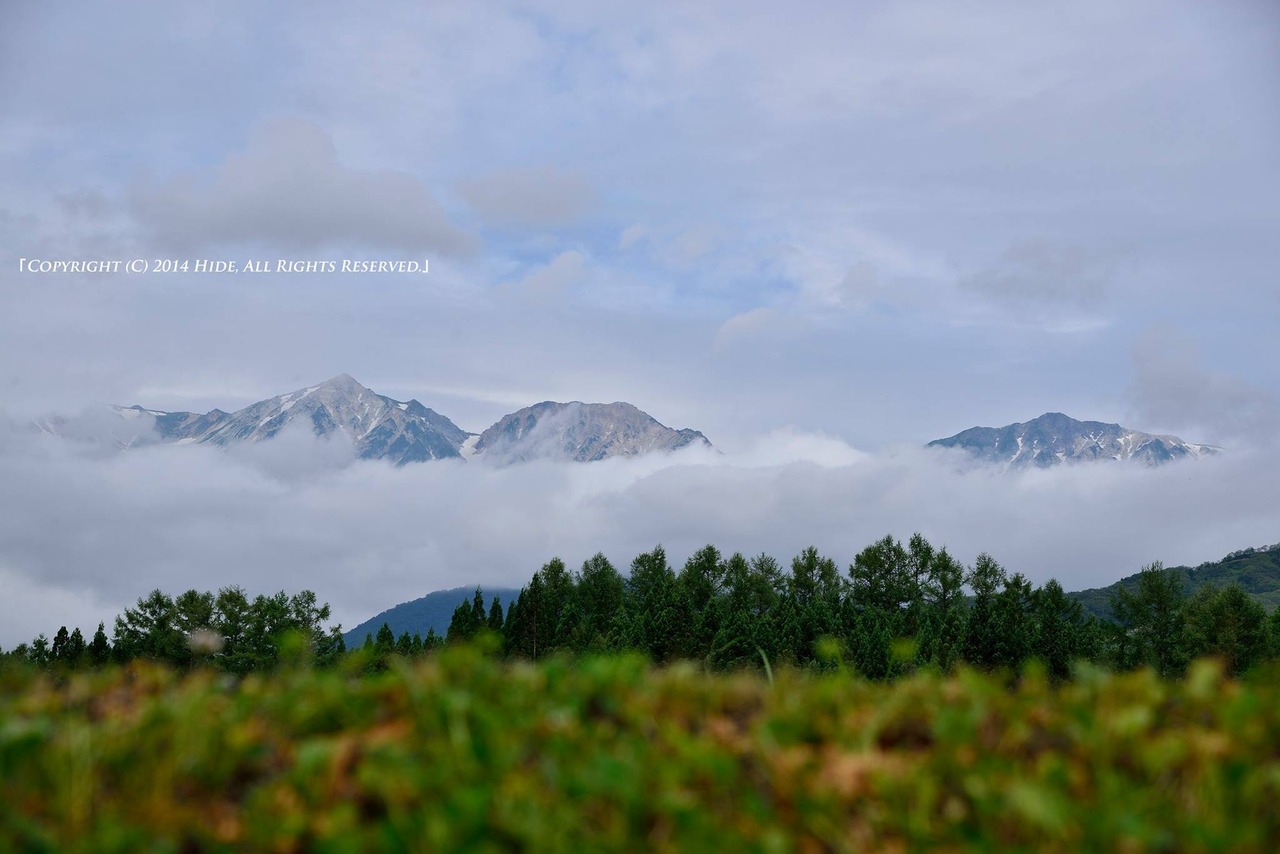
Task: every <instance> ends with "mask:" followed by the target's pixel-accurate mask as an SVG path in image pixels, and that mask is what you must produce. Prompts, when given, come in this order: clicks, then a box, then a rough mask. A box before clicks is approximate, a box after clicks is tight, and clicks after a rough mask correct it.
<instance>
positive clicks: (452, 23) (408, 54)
mask: <svg viewBox="0 0 1280 854" xmlns="http://www.w3.org/2000/svg"><path fill="white" fill-rule="evenodd" d="M0 82H2V83H3V85H0V162H3V163H4V164H5V165H4V167H3V168H0V388H3V389H4V390H5V395H4V409H5V412H6V413H7V415H8V416H9V417H11V418H14V419H21V418H24V417H26V416H29V415H37V414H42V413H47V412H50V411H76V410H78V409H80V408H82V407H84V406H85V405H88V404H89V403H91V402H93V401H111V402H120V403H125V404H132V403H141V404H144V405H146V406H150V407H157V408H167V409H192V410H201V411H203V410H207V409H209V408H212V407H214V406H217V407H221V408H223V409H232V408H235V407H237V406H240V405H244V404H246V403H248V402H251V401H253V400H256V399H259V398H262V397H266V396H270V395H274V394H278V393H281V392H284V391H287V390H291V389H294V388H298V387H301V386H303V385H306V384H309V383H312V382H315V381H318V380H321V379H324V378H326V377H329V376H332V375H335V374H337V373H341V372H348V373H350V374H352V375H353V376H355V377H357V378H358V379H359V380H361V381H362V382H363V383H365V384H366V385H368V386H370V387H372V388H374V389H375V390H377V391H379V392H382V393H384V394H388V395H391V396H394V397H397V398H409V397H416V398H418V399H420V400H422V401H423V402H424V403H425V404H427V405H428V406H431V407H433V408H435V409H437V410H439V411H441V412H443V413H445V414H446V415H448V416H449V417H451V418H452V419H453V420H455V421H456V422H457V423H459V424H460V425H461V426H462V427H464V428H466V429H469V430H480V429H483V428H484V427H485V426H487V425H488V424H490V423H492V422H493V421H494V420H496V419H497V418H498V417H500V416H501V415H502V414H504V413H506V412H509V411H511V410H513V409H515V408H518V407H519V406H522V405H526V404H528V403H532V402H535V401H538V400H543V399H557V400H568V399H578V400H585V401H612V400H627V401H630V402H633V403H635V404H636V405H638V406H640V407H641V408H643V409H645V410H646V411H648V412H650V413H652V414H653V415H655V416H656V417H657V418H659V420H661V421H663V422H664V423H667V424H670V425H672V426H676V427H685V426H689V427H694V428H697V429H700V430H702V431H703V432H704V433H706V434H707V435H708V436H709V437H710V438H711V439H712V441H713V442H715V443H716V444H717V446H719V447H721V448H723V449H725V450H726V451H729V452H741V453H750V452H752V449H755V448H758V447H759V443H760V440H761V437H762V436H768V435H773V434H774V432H775V431H798V432H799V433H800V434H804V435H816V436H822V437H826V439H830V440H834V441H836V442H839V443H843V444H844V445H847V446H848V447H850V448H856V449H859V451H862V452H869V453H874V454H889V453H893V449H894V448H897V447H899V446H911V445H916V444H919V443H922V442H924V441H927V440H929V439H932V438H936V437H939V436H944V435H949V434H952V433H955V432H957V431H959V430H961V429H964V428H967V427H970V426H974V425H976V424H986V425H999V424H1004V423H1009V422H1012V421H1021V420H1027V419H1030V418H1032V417H1035V416H1036V415H1039V414H1040V413H1042V412H1045V411H1048V410H1060V411H1064V412H1067V413H1068V414H1071V415H1073V416H1075V417H1077V418H1082V419H1086V418H1087V419H1098V420H1105V421H1119V422H1121V423H1124V424H1126V425H1127V426H1131V427H1135V428H1139V429H1144V430H1149V431H1154V432H1173V433H1177V434H1178V435H1181V436H1183V437H1185V438H1187V439H1189V440H1193V441H1205V442H1212V443H1216V444H1220V445H1224V446H1228V447H1231V448H1235V449H1254V448H1260V447H1268V446H1270V444H1271V441H1272V437H1273V436H1274V435H1276V427H1277V425H1278V424H1280V352H1278V349H1277V348H1278V347H1280V344H1277V341H1280V336H1277V335H1276V334H1275V333H1276V330H1277V328H1280V286H1278V283H1277V273H1276V271H1277V269H1280V241H1277V240H1276V239H1275V236H1276V235H1277V234H1280V204H1278V203H1277V201H1276V200H1277V199H1278V198H1280V156H1277V152H1280V8H1277V7H1276V6H1275V4H1273V3H1268V2H1243V0H1241V2H1222V3H1213V4H1204V3H1193V2H1174V3H1167V2H1159V3H1157V2H1134V3H1125V4H1116V3H1112V2H1093V0H1082V2H1077V3H1072V4H1034V3H1032V4H1028V3H998V2H996V3H956V2H900V3H858V4H843V3H799V4H789V5H787V6H786V7H785V8H783V7H779V6H778V5H777V4H770V3H716V2H706V3H697V4H665V3H657V4H649V5H648V6H647V7H646V8H644V9H637V8H629V7H627V6H623V5H618V4H599V3H585V2H584V3H539V4H528V5H526V4H519V3H511V4H507V3H482V2H469V3H432V4H379V3H373V4H360V5H359V6H350V5H349V4H323V3H306V4H301V3H299V4H291V3H284V4H269V5H264V4H253V3H217V4H198V5H194V6H190V7H189V8H188V7H186V6H179V7H175V5H174V4H171V3H156V4H150V3H134V4H124V5H118V4H117V5H111V6H102V5H100V4H56V5H55V4H9V5H7V6H6V7H5V8H4V10H3V11H0ZM20 257H41V258H81V257H84V258H96V257H104V258H133V257H175V258H212V259H229V260H243V259H248V258H257V257H266V258H271V259H274V258H289V259H294V258H297V259H309V258H325V259H341V258H348V257H359V258H386V259H400V258H418V257H426V258H429V259H430V263H431V273H430V274H429V275H428V276H426V277H420V278H419V277H405V276H399V277H397V276H382V277H376V278H373V277H359V276H356V277H343V276H336V275H327V274H319V275H310V276H309V275H289V276H285V275H271V276H266V277H258V278H246V277H244V276H209V277H195V276H191V275H186V276H183V275H174V276H165V275H151V276H145V277H130V276H122V275H108V276H89V275H84V276H80V275H63V276H50V275H45V276H39V275H34V276H33V275H22V274H19V273H18V272H17V270H18V260H17V259H18V258H20ZM788 435H789V434H788ZM477 500H480V499H477ZM1262 521H1263V522H1274V521H1275V517H1274V515H1272V516H1271V517H1270V519H1265V518H1264V519H1263V520H1262ZM903 525H904V526H909V525H910V523H909V522H906V521H904V522H903ZM1266 528H1267V525H1266V524H1262V525H1261V526H1260V528H1259V530H1263V529H1266ZM654 533H655V534H656V535H657V536H661V532H660V531H659V530H657V529H655V531H654ZM906 533H910V531H909V530H908V531H906ZM942 533H943V534H945V533H946V531H945V529H942ZM1240 535H1242V532H1232V535H1231V536H1240ZM1151 536H1153V537H1154V536H1156V529H1155V528H1154V527H1153V528H1152V532H1151ZM1220 539H1221V540H1222V541H1223V542H1224V543H1225V540H1226V539H1228V537H1227V536H1226V535H1225V534H1224V535H1223V536H1222V537H1221V538H1220ZM1271 539H1275V537H1271ZM1248 544H1250V543H1238V544H1236V545H1237V546H1243V545H1248ZM1217 546H1218V542H1217V541H1214V545H1212V546H1209V545H1205V546H1203V549H1204V550H1205V551H1209V550H1211V549H1212V548H1217ZM1233 547H1236V546H1233ZM1189 550H1190V547H1189ZM37 551H38V549H37ZM1212 556H1214V555H1213V554H1212V553H1209V554H1205V555H1203V557H1205V558H1207V557H1212ZM1194 557H1196V558H1197V559H1198V558H1199V557H1201V555H1200V554H1199V553H1198V552H1197V554H1196V555H1194ZM1173 559H1175V560H1177V559H1191V558H1190V557H1187V558H1180V557H1179V556H1177V555H1174V556H1173ZM24 560H34V558H30V556H28V557H27V558H24ZM33 565H34V564H33ZM13 571H15V572H17V571H20V568H19V570H13ZM23 571H25V570H23ZM30 572H31V573H36V570H35V569H32V570H30ZM445 581H449V579H443V580H442V584H443V583H444V582H445ZM1068 586H1070V585H1068ZM143 592H145V591H143ZM113 595H115V594H113ZM126 598H127V597H126Z"/></svg>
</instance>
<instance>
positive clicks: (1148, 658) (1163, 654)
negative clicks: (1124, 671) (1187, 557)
mask: <svg viewBox="0 0 1280 854" xmlns="http://www.w3.org/2000/svg"><path fill="white" fill-rule="evenodd" d="M1185 603H1186V593H1185V592H1184V587H1183V583H1182V578H1181V577H1180V576H1179V574H1178V572H1177V571H1176V570H1172V569H1165V568H1164V567H1163V566H1162V565H1161V564H1160V562H1159V561H1157V562H1155V563H1152V564H1149V565H1147V566H1145V567H1143V568H1142V572H1141V573H1139V575H1138V587H1137V590H1136V591H1135V592H1130V590H1129V589H1128V588H1127V587H1119V588H1117V589H1116V591H1115V593H1114V594H1113V596H1112V599H1111V611H1112V613H1114V614H1115V617H1116V623H1115V627H1114V630H1113V636H1114V641H1113V655H1114V662H1115V664H1116V665H1117V666H1118V667H1121V668H1132V667H1140V666H1142V665H1148V666H1150V667H1153V668H1154V669H1155V671H1156V672H1157V673H1159V674H1160V675H1161V676H1176V675H1178V674H1180V673H1181V672H1182V669H1183V668H1184V667H1185V666H1186V663H1187V660H1188V658H1189V656H1188V655H1187V651H1186V649H1185V648H1184V645H1183V641H1184V622H1185V613H1184V610H1183V609H1184V605H1185Z"/></svg>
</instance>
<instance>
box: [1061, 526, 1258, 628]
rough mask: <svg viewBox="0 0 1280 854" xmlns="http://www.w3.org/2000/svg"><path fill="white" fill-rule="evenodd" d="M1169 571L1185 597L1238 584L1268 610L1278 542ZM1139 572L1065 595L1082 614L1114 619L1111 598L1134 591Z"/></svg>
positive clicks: (1136, 587) (1135, 590)
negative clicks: (1122, 589) (1123, 591)
mask: <svg viewBox="0 0 1280 854" xmlns="http://www.w3.org/2000/svg"><path fill="white" fill-rule="evenodd" d="M1173 571H1174V572H1176V573H1177V574H1178V576H1179V577H1180V578H1181V579H1182V581H1183V584H1184V587H1185V589H1186V591H1187V593H1188V594H1190V593H1194V592H1195V591H1196V590H1198V589H1200V588H1201V587H1214V588H1219V587H1225V586H1227V585H1228V584H1239V585H1240V586H1241V587H1242V588H1244V590H1245V592H1246V593H1248V594H1249V595H1250V596H1252V597H1253V598H1255V599H1257V600H1258V601H1259V602H1261V603H1262V605H1263V607H1265V608H1266V609H1267V610H1268V611H1275V610H1276V608H1277V606H1280V543H1277V544H1275V545H1272V546H1263V547H1262V548H1249V549H1242V550H1240V551H1237V552H1232V553H1231V554H1229V555H1227V556H1226V557H1224V558H1222V559H1221V560H1217V561H1210V562H1208V563H1202V564H1200V565H1199V566H1197V567H1194V568H1193V567H1185V566H1178V567H1173ZM1140 577H1141V573H1137V574H1134V575H1130V576H1127V577H1125V578H1122V579H1120V580H1119V581H1117V582H1116V583H1115V584H1112V585H1110V586H1108V587H1099V588H1092V589H1089V590H1081V591H1078V592H1076V593H1070V594H1068V595H1069V596H1071V598H1073V599H1077V600H1079V602H1080V604H1081V605H1083V606H1084V609H1085V613H1087V614H1092V615H1093V616H1096V617H1099V618H1101V619H1108V620H1110V619H1114V617H1115V615H1114V614H1113V613H1112V611H1111V597H1112V595H1113V594H1114V593H1115V591H1116V589H1117V588H1119V587H1126V588H1128V589H1129V591H1130V592H1131V593H1133V592H1137V589H1138V579H1139V578H1140Z"/></svg>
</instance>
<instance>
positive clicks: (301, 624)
mask: <svg viewBox="0 0 1280 854" xmlns="http://www.w3.org/2000/svg"><path fill="white" fill-rule="evenodd" d="M328 619H329V606H328V605H327V604H325V605H320V604H318V603H317V601H316V594H315V593H313V592H312V591H310V590H304V591H302V592H301V593H298V594H296V595H293V596H289V595H288V594H286V593H284V592H283V591H281V592H280V593H277V594H275V595H274V596H263V595H259V596H256V597H254V598H253V599H249V597H248V596H247V595H246V594H245V592H244V590H243V589H242V588H240V587H224V588H222V589H221V590H219V591H218V592H217V593H216V594H215V593H210V592H203V593H202V592H200V591H197V590H188V591H187V592H186V593H183V594H182V595H180V596H178V597H177V598H174V597H171V596H169V595H167V594H165V593H163V592H162V591H160V590H153V591H152V592H151V593H150V594H148V595H147V596H144V597H143V598H141V599H139V600H138V603H137V605H135V606H134V607H132V608H126V609H125V611H124V613H123V614H121V615H120V616H118V617H116V620H115V628H114V633H113V635H112V637H111V638H110V639H108V638H107V633H106V629H105V626H104V624H103V623H99V624H98V630H97V631H96V632H94V635H93V638H92V640H90V641H88V642H87V643H86V642H85V639H84V635H83V633H82V632H81V631H80V629H78V628H77V629H74V630H72V631H71V632H68V631H67V627H66V626H62V627H61V628H60V629H58V631H57V633H56V634H55V635H54V637H53V640H52V641H50V640H49V639H48V637H47V636H45V635H44V634H41V635H40V636H38V637H37V638H36V639H35V640H33V641H32V642H31V643H30V644H19V645H18V646H17V647H16V648H15V649H13V650H12V651H11V652H9V653H8V654H7V657H8V658H9V659H10V660H11V661H12V660H18V661H26V662H28V663H30V664H32V665H35V666H36V667H40V668H45V669H50V670H58V671H62V670H79V669H83V668H90V667H101V666H103V665H106V664H124V663H127V662H129V661H132V660H134V659H138V658H147V659H152V660H155V661H162V662H165V663H167V664H170V665H172V666H174V667H178V668H183V669H185V668H188V667H191V666H193V665H195V664H207V665H212V666H215V667H218V668H220V669H223V670H226V671H228V672H231V673H237V674H245V673H249V672H252V671H261V670H270V669H272V668H274V667H275V666H276V665H277V664H278V663H279V662H280V660H281V657H282V656H284V655H289V654H295V655H298V656H305V657H307V658H309V659H311V660H313V661H315V662H316V663H317V664H320V665H328V664H332V663H334V662H336V661H337V660H338V659H339V658H340V657H341V656H342V654H343V653H344V652H345V651H346V644H345V643H344V642H343V639H342V632H341V627H340V626H334V627H332V628H329V629H326V628H325V626H324V623H325V622H326V621H328Z"/></svg>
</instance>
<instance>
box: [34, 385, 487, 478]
mask: <svg viewBox="0 0 1280 854" xmlns="http://www.w3.org/2000/svg"><path fill="white" fill-rule="evenodd" d="M109 409H110V410H111V411H112V412H114V413H115V415H116V416H117V418H118V419H119V422H118V423H116V424H113V425H111V426H110V429H109V430H102V429H100V428H101V425H100V424H97V423H96V422H97V419H96V417H93V418H89V419H88V421H89V422H90V426H88V427H86V424H85V423H84V422H85V421H86V419H85V418H81V419H78V420H77V419H65V418H51V419H46V420H45V421H44V422H41V423H38V424H37V425H36V426H37V427H38V428H39V429H41V430H43V431H45V432H48V433H54V434H57V435H62V436H66V437H69V438H87V439H90V440H92V441H99V442H102V441H108V440H109V441H110V442H112V443H113V444H114V445H115V446H117V447H120V448H132V447H139V446H143V445H150V444H156V443H171V444H180V445H185V444H211V445H219V446H223V447H226V446H229V445H236V444H240V443H244V442H262V441H266V440H268V439H271V438H273V437H275V436H276V435H277V434H279V433H280V431H281V430H284V429H285V428H286V427H289V426H290V425H293V424H302V425H304V426H306V427H307V428H309V429H310V430H311V432H313V433H314V434H315V435H317V436H331V435H335V434H342V435H344V436H346V437H347V438H348V439H350V440H351V443H352V446H353V447H354V449H355V453H356V456H358V457H359V458H361V459H378V460H389V461H390V462H392V463H394V464H395V465H404V464H405V463H411V462H420V461H423V460H438V459H446V458H460V457H461V454H460V453H459V448H461V447H462V444H463V442H465V441H466V440H467V439H468V438H470V437H471V435H472V434H471V433H468V432H467V431H465V430H463V429H462V428H460V427H458V426H457V425H456V424H454V423H453V422H452V421H450V420H449V419H448V418H446V417H444V416H443V415H441V414H440V413H438V412H435V411H434V410H431V409H428V408H427V407H425V406H423V405H422V404H421V403H419V402H418V401H416V400H410V401H399V400H394V399H392V398H390V397H385V396H384V395H380V394H377V393H376V392H374V391H372V390H370V389H368V388H366V387H364V386H362V385H361V384H360V383H358V382H356V381H355V380H354V379H352V378H351V377H350V376H349V375H347V374H340V375H338V376H336V377H334V378H332V379H330V380H327V381H325V382H322V383H320V384H318V385H314V386H308V387H307V388H301V389H298V390H297V391H291V392H289V393H288V394H282V395H277V396H276V397H272V398H268V399H267V400H260V401H258V402H257V403H254V404H250V405H249V406H246V407H245V408H243V409H239V410H237V411H235V412H223V411H222V410H221V409H214V410H211V411H209V412H206V413H204V414H200V413H195V412H163V411H160V410H155V409H144V408H143V407H141V406H128V407H125V406H111V407H109ZM93 428H98V429H97V434H96V435H95V434H94V432H93Z"/></svg>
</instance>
